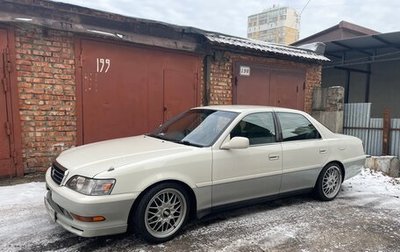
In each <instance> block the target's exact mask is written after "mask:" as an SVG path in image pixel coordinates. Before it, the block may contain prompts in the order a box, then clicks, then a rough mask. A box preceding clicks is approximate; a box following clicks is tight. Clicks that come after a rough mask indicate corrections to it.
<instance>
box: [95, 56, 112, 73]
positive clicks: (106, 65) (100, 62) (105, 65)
mask: <svg viewBox="0 0 400 252" xmlns="http://www.w3.org/2000/svg"><path fill="white" fill-rule="evenodd" d="M96 66H97V72H98V73H107V72H108V69H110V66H111V60H110V59H104V58H96Z"/></svg>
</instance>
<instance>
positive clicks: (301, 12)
mask: <svg viewBox="0 0 400 252" xmlns="http://www.w3.org/2000/svg"><path fill="white" fill-rule="evenodd" d="M310 1H311V0H308V1H307V3H306V5H304V7H303V9H302V10H301V11H300V15H299V16H300V17H301V14H303V11H304V9H305V8H306V7H307V5H308V4H309V3H310Z"/></svg>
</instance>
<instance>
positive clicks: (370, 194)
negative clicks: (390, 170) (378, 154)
mask: <svg viewBox="0 0 400 252" xmlns="http://www.w3.org/2000/svg"><path fill="white" fill-rule="evenodd" d="M339 197H342V198H343V197H346V198H352V199H353V201H352V204H354V205H365V204H373V207H374V208H386V209H397V210H398V209H399V208H400V178H392V177H389V176H386V175H383V174H382V173H381V172H374V171H371V170H369V169H366V170H363V171H362V172H361V174H360V175H358V176H356V177H354V178H351V179H350V180H348V181H345V182H344V183H343V186H342V192H341V194H340V196H339ZM377 197H378V199H376V198H377Z"/></svg>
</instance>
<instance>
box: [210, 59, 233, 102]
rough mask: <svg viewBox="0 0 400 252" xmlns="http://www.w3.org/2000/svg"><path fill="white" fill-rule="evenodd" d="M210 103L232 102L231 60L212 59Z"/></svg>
mask: <svg viewBox="0 0 400 252" xmlns="http://www.w3.org/2000/svg"><path fill="white" fill-rule="evenodd" d="M209 97H210V101H209V104H210V105H226V104H232V60H231V59H230V58H222V59H220V60H214V61H213V62H212V63H211V67H210V94H209Z"/></svg>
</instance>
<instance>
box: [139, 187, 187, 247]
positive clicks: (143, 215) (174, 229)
mask: <svg viewBox="0 0 400 252" xmlns="http://www.w3.org/2000/svg"><path fill="white" fill-rule="evenodd" d="M188 216H189V196H188V194H187V192H186V190H185V189H184V188H183V187H182V186H180V185H178V184H174V183H163V184H159V185H156V186H155V187H153V188H151V189H150V190H149V191H147V192H146V193H145V195H144V196H143V198H142V199H141V201H140V202H139V204H138V205H137V208H136V211H135V213H134V220H133V221H134V223H133V225H134V228H135V230H136V232H137V233H139V234H140V235H141V236H142V237H143V238H144V239H145V240H146V241H148V242H151V243H160V242H165V241H168V240H170V239H172V238H173V237H174V236H175V235H176V234H177V233H178V231H179V230H180V229H181V228H182V226H183V225H184V224H185V222H186V220H187V219H188Z"/></svg>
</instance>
